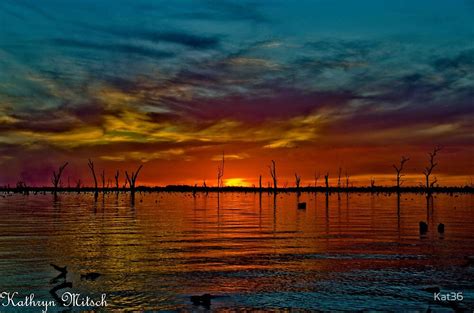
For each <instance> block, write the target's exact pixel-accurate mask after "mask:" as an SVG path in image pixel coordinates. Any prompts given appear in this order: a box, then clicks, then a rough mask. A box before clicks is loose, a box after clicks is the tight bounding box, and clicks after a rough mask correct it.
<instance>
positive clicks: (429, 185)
mask: <svg viewBox="0 0 474 313" xmlns="http://www.w3.org/2000/svg"><path fill="white" fill-rule="evenodd" d="M440 150H441V148H440V147H435V148H434V149H433V152H430V153H429V154H428V155H429V156H430V160H429V162H430V164H429V165H428V166H427V167H425V169H424V170H423V174H424V175H425V179H426V192H427V193H430V192H431V189H432V188H433V187H434V186H435V184H436V183H437V182H438V179H436V177H435V179H434V180H433V181H432V182H431V183H430V176H431V174H432V172H433V169H434V168H435V167H436V166H437V165H438V163H436V162H435V157H436V154H437V153H438V152H439V151H440Z"/></svg>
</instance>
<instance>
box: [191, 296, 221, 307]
mask: <svg viewBox="0 0 474 313" xmlns="http://www.w3.org/2000/svg"><path fill="white" fill-rule="evenodd" d="M214 298H216V296H213V295H211V294H208V293H205V294H203V295H202V296H191V302H192V303H193V304H194V305H202V306H203V307H205V308H207V309H209V308H210V306H211V300H212V299H214Z"/></svg>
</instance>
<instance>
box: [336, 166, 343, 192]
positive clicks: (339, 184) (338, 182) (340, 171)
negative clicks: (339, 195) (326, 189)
mask: <svg viewBox="0 0 474 313" xmlns="http://www.w3.org/2000/svg"><path fill="white" fill-rule="evenodd" d="M341 174H342V168H339V174H338V176H337V188H341Z"/></svg>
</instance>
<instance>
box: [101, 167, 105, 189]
mask: <svg viewBox="0 0 474 313" xmlns="http://www.w3.org/2000/svg"><path fill="white" fill-rule="evenodd" d="M100 178H101V179H102V192H103V191H104V189H105V170H102V174H101V175H100Z"/></svg>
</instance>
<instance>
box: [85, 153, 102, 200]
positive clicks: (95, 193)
mask: <svg viewBox="0 0 474 313" xmlns="http://www.w3.org/2000/svg"><path fill="white" fill-rule="evenodd" d="M87 165H88V166H89V168H90V170H91V173H92V177H93V178H94V188H95V192H94V195H95V199H96V200H97V196H98V195H99V188H98V186H97V176H96V175H95V168H94V162H92V161H91V159H89V162H88V163H87Z"/></svg>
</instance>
